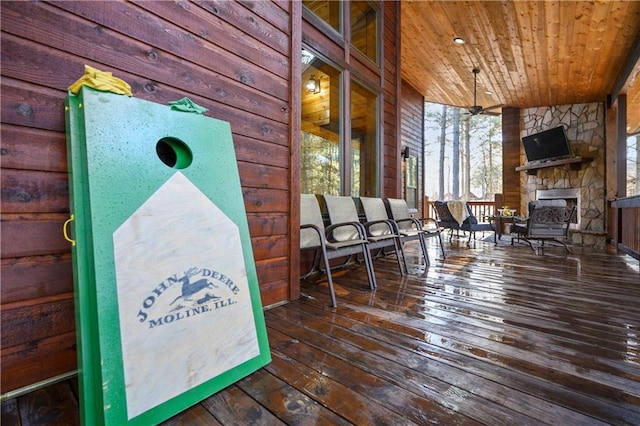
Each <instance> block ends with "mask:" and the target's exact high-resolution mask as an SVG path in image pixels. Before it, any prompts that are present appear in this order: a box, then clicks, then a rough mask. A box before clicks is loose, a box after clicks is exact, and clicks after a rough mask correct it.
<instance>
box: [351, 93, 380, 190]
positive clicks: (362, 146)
mask: <svg viewBox="0 0 640 426" xmlns="http://www.w3.org/2000/svg"><path fill="white" fill-rule="evenodd" d="M377 105H378V97H377V96H376V94H375V93H373V92H371V91H370V90H368V89H366V88H365V87H363V86H362V85H360V84H358V83H357V82H356V81H354V80H352V81H351V162H350V164H351V196H352V197H359V196H366V197H375V196H377V195H378V190H377V188H378V131H377V128H378V120H377V117H378V106H377Z"/></svg>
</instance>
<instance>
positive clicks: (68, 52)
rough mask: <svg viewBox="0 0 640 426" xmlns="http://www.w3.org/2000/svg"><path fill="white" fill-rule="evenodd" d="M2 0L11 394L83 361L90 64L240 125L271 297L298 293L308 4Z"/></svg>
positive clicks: (390, 99) (244, 179)
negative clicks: (78, 312) (82, 150)
mask: <svg viewBox="0 0 640 426" xmlns="http://www.w3.org/2000/svg"><path fill="white" fill-rule="evenodd" d="M386 3H387V2H384V3H381V4H384V6H381V7H383V8H384V15H385V18H384V25H385V27H384V28H385V30H384V31H385V32H386V31H391V30H392V32H391V33H390V34H389V35H388V36H386V37H383V40H384V46H383V47H384V51H385V62H384V69H385V72H384V75H383V78H382V81H383V83H382V86H383V87H382V89H383V93H384V117H385V121H384V123H383V129H384V135H385V136H384V137H385V139H384V142H385V151H384V155H385V156H387V155H393V157H392V158H391V159H390V161H391V164H393V163H394V162H395V161H396V160H397V156H396V155H397V154H396V151H398V149H397V147H396V145H395V144H396V142H397V141H396V139H397V138H395V137H394V135H395V132H396V130H395V129H396V126H397V125H396V115H397V114H396V110H395V109H394V108H395V105H397V103H396V102H397V91H396V90H395V88H396V87H397V86H398V83H397V81H398V80H397V79H398V74H399V67H397V66H396V64H397V60H398V57H399V44H398V43H397V40H398V39H397V37H398V36H397V31H396V26H397V22H396V19H397V15H398V10H397V9H398V6H397V5H396V4H395V3H394V2H390V3H391V4H389V5H387V4H386ZM0 7H1V9H0V11H1V14H0V15H1V24H2V25H1V36H2V45H1V47H0V48H1V53H2V69H1V77H2V85H1V108H2V111H1V112H2V124H1V127H0V131H1V143H2V146H1V154H2V168H1V177H2V183H1V185H2V198H1V208H2V217H1V219H2V221H1V229H0V231H1V232H2V243H1V244H2V245H1V250H2V253H1V254H2V256H1V257H2V264H1V268H2V269H1V274H2V286H1V306H0V310H1V314H0V315H1V317H0V320H1V327H2V330H3V333H2V337H1V352H0V355H1V358H0V363H1V365H2V378H1V383H0V386H1V388H2V392H3V393H6V392H9V391H11V390H14V389H20V388H22V387H24V386H27V385H31V384H35V383H38V382H41V381H43V380H48V379H49V378H52V377H55V376H57V375H60V374H65V373H68V372H71V371H73V370H74V369H75V368H76V337H75V318H74V301H73V284H72V270H71V255H70V246H69V243H68V242H67V241H65V240H64V238H63V236H62V225H63V223H64V221H65V220H66V219H67V218H68V215H69V194H68V179H67V164H66V139H65V120H64V107H63V100H64V97H65V96H66V90H67V87H69V85H71V84H72V83H73V82H74V81H76V80H77V79H78V78H79V77H80V76H82V74H83V72H84V65H85V64H88V65H91V66H93V67H95V68H97V69H100V70H103V71H110V72H112V73H113V74H114V75H115V76H116V77H119V78H122V79H123V80H125V81H126V82H128V83H129V84H130V85H131V86H132V91H133V94H134V96H136V97H139V98H142V99H146V100H149V101H153V102H157V103H161V104H166V103H167V102H169V101H172V100H177V99H180V98H182V97H185V96H187V97H189V98H191V99H192V100H193V101H194V102H196V103H197V104H199V105H202V106H204V107H206V108H208V109H209V112H207V113H206V115H208V116H211V117H215V118H219V119H222V120H225V121H228V122H230V123H231V130H232V133H233V140H234V144H235V148H236V155H237V157H238V166H239V169H240V178H241V183H242V191H243V197H244V202H245V207H246V210H247V215H248V222H249V228H250V233H251V239H252V244H253V252H254V257H255V260H256V268H257V272H258V280H259V283H260V290H261V295H262V303H263V305H265V306H268V305H272V304H276V303H280V302H283V301H286V300H288V299H290V298H292V297H293V298H295V297H296V296H297V294H298V292H297V291H298V289H299V280H298V272H299V271H298V268H299V266H298V263H299V262H298V260H299V259H298V257H297V256H296V255H295V254H294V253H296V252H297V246H298V233H297V230H296V229H294V228H295V226H297V223H298V221H297V220H295V217H297V215H299V212H298V211H295V209H296V206H297V203H296V201H295V200H296V197H298V195H299V189H298V188H296V186H295V183H297V180H296V176H299V171H298V170H297V169H298V168H299V166H298V164H297V160H298V158H299V157H298V156H297V155H296V150H297V149H299V148H297V147H296V144H292V143H291V141H292V140H294V141H297V140H298V139H299V136H298V135H295V136H294V135H293V134H292V129H296V128H297V129H299V125H298V126H297V127H296V125H295V123H296V121H295V120H296V118H295V114H296V113H299V107H298V106H297V105H296V102H295V100H296V99H297V98H296V97H295V96H293V95H292V93H294V92H295V91H299V90H300V81H299V75H298V74H296V70H297V71H298V72H299V70H300V68H299V66H297V67H296V65H295V64H294V60H299V47H300V39H301V35H300V32H301V29H300V28H301V22H300V21H301V19H302V18H301V13H300V8H302V6H301V5H300V4H299V3H295V2H289V1H285V0H271V1H259V2H231V1H206V2H205V1H199V0H195V1H192V2H182V1H163V2H146V1H139V2H138V1H134V2H123V1H93V2H83V1H77V2H67V1H60V2H52V3H45V2H5V1H3V2H1V3H0ZM296 39H297V42H296ZM396 45H397V46H396ZM329 48H331V47H330V46H329ZM292 52H293V53H292ZM294 58H295V59H294ZM357 66H358V65H357V64H354V65H351V67H352V69H354V71H357ZM354 67H355V68H354ZM365 68H366V67H365ZM366 72H367V73H369V74H370V71H369V70H367V71H366ZM292 100H293V101H292ZM298 101H299V99H298ZM292 123H293V125H292ZM385 161H387V160H385ZM386 173H388V176H386V175H385V178H384V182H385V183H384V190H385V191H387V188H395V187H396V181H395V179H397V176H398V175H397V171H396V170H393V168H389V169H385V174H386ZM114 190H116V191H117V188H114ZM391 194H393V195H395V194H394V193H393V191H392V192H391Z"/></svg>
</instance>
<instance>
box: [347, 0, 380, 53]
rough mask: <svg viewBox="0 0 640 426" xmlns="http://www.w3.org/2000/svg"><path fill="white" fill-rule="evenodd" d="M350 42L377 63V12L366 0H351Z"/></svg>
mask: <svg viewBox="0 0 640 426" xmlns="http://www.w3.org/2000/svg"><path fill="white" fill-rule="evenodd" d="M349 8H350V11H351V13H350V16H351V44H352V45H353V47H355V48H356V49H358V50H359V51H360V52H362V53H364V54H365V55H366V56H367V57H368V58H369V59H371V60H372V61H373V62H374V63H376V64H377V63H378V12H377V11H376V9H374V8H373V7H372V6H371V4H369V2H368V1H352V2H351V3H350V4H349Z"/></svg>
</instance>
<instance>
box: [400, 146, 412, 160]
mask: <svg viewBox="0 0 640 426" xmlns="http://www.w3.org/2000/svg"><path fill="white" fill-rule="evenodd" d="M400 153H401V154H402V158H403V159H404V160H406V159H408V158H409V155H411V151H410V150H409V147H408V146H405V147H404V148H402V151H400Z"/></svg>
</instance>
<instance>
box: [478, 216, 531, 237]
mask: <svg viewBox="0 0 640 426" xmlns="http://www.w3.org/2000/svg"><path fill="white" fill-rule="evenodd" d="M487 219H488V220H489V222H491V223H493V227H494V229H495V231H496V232H495V234H493V242H494V243H496V244H498V240H499V239H501V238H502V235H503V234H504V232H503V230H504V225H505V224H515V223H516V222H522V221H524V220H525V218H523V217H520V216H514V215H509V216H505V215H493V216H487Z"/></svg>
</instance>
